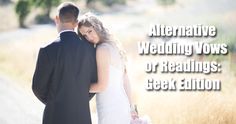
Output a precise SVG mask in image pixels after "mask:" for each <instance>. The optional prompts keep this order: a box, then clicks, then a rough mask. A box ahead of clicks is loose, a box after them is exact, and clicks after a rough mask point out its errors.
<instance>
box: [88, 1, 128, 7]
mask: <svg viewBox="0 0 236 124" xmlns="http://www.w3.org/2000/svg"><path fill="white" fill-rule="evenodd" d="M88 1H89V0H88ZM90 1H91V0H90ZM101 1H102V2H103V3H104V4H105V5H107V6H112V5H113V4H125V3H126V0H101Z"/></svg>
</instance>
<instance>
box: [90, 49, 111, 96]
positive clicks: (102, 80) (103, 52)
mask: <svg viewBox="0 0 236 124" xmlns="http://www.w3.org/2000/svg"><path fill="white" fill-rule="evenodd" d="M96 61H97V71H98V73H97V74H98V80H97V82H96V83H92V84H91V85H90V90H89V92H90V93H97V92H102V91H104V90H105V89H106V87H107V84H108V80H109V61H110V53H109V48H107V47H106V46H98V47H97V50H96Z"/></svg>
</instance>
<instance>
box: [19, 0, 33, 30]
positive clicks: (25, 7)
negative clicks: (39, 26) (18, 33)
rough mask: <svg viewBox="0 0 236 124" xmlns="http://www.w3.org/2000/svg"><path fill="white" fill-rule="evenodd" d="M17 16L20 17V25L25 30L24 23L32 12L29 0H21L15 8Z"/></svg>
mask: <svg viewBox="0 0 236 124" xmlns="http://www.w3.org/2000/svg"><path fill="white" fill-rule="evenodd" d="M15 11H16V14H17V15H18V20H19V25H20V27H21V28H25V27H26V26H25V24H24V21H25V19H26V17H27V15H28V14H29V12H30V3H29V1H27V0H19V1H18V2H17V4H16V6H15Z"/></svg>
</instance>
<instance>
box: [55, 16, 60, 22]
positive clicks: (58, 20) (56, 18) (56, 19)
mask: <svg viewBox="0 0 236 124" xmlns="http://www.w3.org/2000/svg"><path fill="white" fill-rule="evenodd" d="M54 21H55V23H56V24H59V22H60V19H59V16H58V15H57V16H56V17H55V19H54Z"/></svg>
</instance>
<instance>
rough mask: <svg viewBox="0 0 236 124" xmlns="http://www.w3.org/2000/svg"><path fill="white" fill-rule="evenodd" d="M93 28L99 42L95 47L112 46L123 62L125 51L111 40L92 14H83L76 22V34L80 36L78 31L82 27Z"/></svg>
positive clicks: (107, 32) (109, 35)
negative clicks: (105, 44)
mask: <svg viewBox="0 0 236 124" xmlns="http://www.w3.org/2000/svg"><path fill="white" fill-rule="evenodd" d="M82 26H85V27H91V26H92V27H93V28H94V30H95V31H96V33H97V34H98V36H99V38H100V41H99V42H98V44H97V45H99V44H101V43H108V44H110V45H112V46H114V47H115V48H116V49H117V50H118V51H119V53H120V55H121V57H122V60H123V61H124V62H125V61H126V60H127V58H126V55H125V51H124V50H123V49H122V47H121V45H120V43H119V42H118V41H115V40H114V38H112V35H111V34H110V33H109V31H108V29H107V28H105V27H104V25H103V23H102V22H101V21H100V20H99V19H98V17H97V16H95V15H94V14H92V13H90V12H89V13H85V14H84V15H82V16H81V17H80V18H79V21H78V29H77V30H78V34H79V35H80V36H82V35H81V33H80V31H79V29H80V28H81V27H82Z"/></svg>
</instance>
